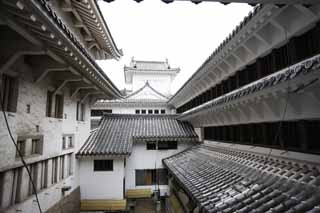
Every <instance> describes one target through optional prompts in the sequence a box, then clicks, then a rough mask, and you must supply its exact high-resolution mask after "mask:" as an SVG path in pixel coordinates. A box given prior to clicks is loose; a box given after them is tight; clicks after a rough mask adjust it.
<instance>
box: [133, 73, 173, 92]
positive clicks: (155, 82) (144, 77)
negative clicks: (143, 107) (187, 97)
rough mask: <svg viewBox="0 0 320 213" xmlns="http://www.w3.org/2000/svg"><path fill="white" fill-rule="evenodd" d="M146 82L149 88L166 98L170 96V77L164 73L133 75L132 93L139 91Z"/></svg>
mask: <svg viewBox="0 0 320 213" xmlns="http://www.w3.org/2000/svg"><path fill="white" fill-rule="evenodd" d="M147 81H148V82H149V84H150V86H151V87H153V88H154V89H155V90H157V91H158V92H160V93H162V94H163V95H166V96H168V95H170V94H171V83H172V77H171V75H169V74H166V73H163V74H162V73H161V71H159V73H154V72H153V73H147V72H141V73H137V72H136V73H134V74H133V76H132V91H136V90H138V89H140V88H141V87H143V86H144V85H145V84H146V82H147Z"/></svg>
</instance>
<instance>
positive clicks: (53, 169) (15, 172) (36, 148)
mask: <svg viewBox="0 0 320 213" xmlns="http://www.w3.org/2000/svg"><path fill="white" fill-rule="evenodd" d="M15 69H17V72H19V75H18V76H15V77H13V76H9V75H6V74H3V75H0V88H1V89H2V90H1V92H3V95H2V97H1V100H2V101H3V102H4V103H5V107H4V111H6V112H7V113H6V115H7V118H8V123H9V125H10V129H11V131H12V134H13V137H14V139H15V141H17V143H18V147H19V148H20V150H21V152H22V154H23V156H24V158H25V160H26V163H27V164H28V166H29V169H30V170H31V171H32V176H33V178H34V179H35V180H36V187H37V191H38V194H39V199H40V203H41V207H42V209H43V210H44V211H45V210H47V209H49V208H50V207H52V206H53V205H54V204H55V203H56V202H58V201H59V200H60V199H61V198H62V197H63V193H62V187H64V186H70V187H71V189H70V190H69V191H67V192H65V195H68V194H69V193H70V192H72V191H73V190H75V189H76V188H77V187H79V178H78V176H77V173H78V171H77V167H78V165H77V162H76V161H75V157H74V154H73V153H74V151H75V150H76V148H77V147H79V146H81V145H82V143H84V141H85V140H86V138H87V137H88V136H89V132H90V122H89V120H90V116H85V115H89V114H90V109H89V104H88V100H86V101H84V102H83V104H84V106H83V108H82V109H83V110H84V111H83V114H84V117H83V121H77V119H76V117H77V115H76V109H77V100H78V99H77V97H75V98H73V99H71V97H70V96H71V94H70V90H69V89H68V88H67V87H65V88H63V89H61V90H60V91H59V92H57V93H56V94H54V92H53V91H55V87H54V86H52V85H51V82H50V80H49V79H44V80H43V81H42V82H39V83H35V82H34V79H33V76H32V75H31V74H30V73H31V70H30V69H31V68H30V66H28V65H26V64H25V62H24V61H23V57H22V58H21V60H18V61H17V63H16V65H15ZM1 111H2V109H1ZM63 135H65V136H66V149H63V148H62V143H63V139H62V137H63ZM69 136H72V141H71V142H70V138H69ZM61 156H64V157H61ZM46 177H47V178H46ZM18 189H19V190H18ZM33 200H34V193H33V191H32V190H31V187H30V182H29V177H28V175H27V172H26V169H25V168H23V167H22V163H21V161H20V157H19V155H18V153H17V151H16V149H15V147H14V145H13V143H12V141H11V139H10V137H9V134H8V131H7V127H6V125H5V122H4V117H3V113H2V112H1V113H0V212H6V213H11V212H14V213H15V212H17V211H20V210H21V212H37V210H36V209H37V207H36V203H35V202H33ZM31 209H32V211H31ZM33 210H34V211H33Z"/></svg>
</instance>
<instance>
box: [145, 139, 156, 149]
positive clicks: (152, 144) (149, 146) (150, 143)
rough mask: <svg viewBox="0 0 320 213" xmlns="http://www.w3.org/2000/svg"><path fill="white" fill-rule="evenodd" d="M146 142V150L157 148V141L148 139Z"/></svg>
mask: <svg viewBox="0 0 320 213" xmlns="http://www.w3.org/2000/svg"><path fill="white" fill-rule="evenodd" d="M146 144H147V150H156V149H157V142H155V141H148V142H147V143H146Z"/></svg>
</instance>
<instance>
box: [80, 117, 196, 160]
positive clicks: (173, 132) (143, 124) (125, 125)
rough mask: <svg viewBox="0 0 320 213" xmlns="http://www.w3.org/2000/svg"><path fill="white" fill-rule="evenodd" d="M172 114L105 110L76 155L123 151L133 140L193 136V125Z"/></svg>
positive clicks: (126, 152) (106, 153) (119, 152)
mask: <svg viewBox="0 0 320 213" xmlns="http://www.w3.org/2000/svg"><path fill="white" fill-rule="evenodd" d="M175 117H176V116H174V115H125V114H106V115H104V117H103V118H102V120H101V123H100V125H99V128H98V129H97V130H96V131H95V132H93V133H92V134H91V135H90V137H89V138H88V139H87V141H86V142H85V144H84V145H83V146H82V147H81V149H80V151H79V152H78V155H119V154H120V155H127V154H130V153H131V150H132V143H133V140H142V139H150V138H156V139H159V140H161V139H176V140H181V139H183V140H193V141H194V140H197V135H196V133H195V131H194V129H193V127H192V126H191V125H190V124H189V123H187V122H182V121H178V120H177V119H176V118H175Z"/></svg>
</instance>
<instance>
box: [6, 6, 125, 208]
mask: <svg viewBox="0 0 320 213" xmlns="http://www.w3.org/2000/svg"><path fill="white" fill-rule="evenodd" d="M0 9H1V13H0V38H1V39H0V46H1V51H0V92H1V96H0V97H1V105H2V106H1V113H0V121H1V122H0V127H1V128H0V212H6V213H7V212H8V213H11V212H12V213H16V212H26V213H37V212H39V209H38V205H37V201H36V197H35V194H37V196H38V198H39V205H40V207H41V209H42V212H49V213H50V212H54V213H56V212H75V213H78V212H79V206H80V202H79V201H80V187H79V172H78V163H77V161H76V160H75V152H76V151H77V150H78V149H79V147H80V146H81V145H82V144H83V142H84V141H85V140H86V139H87V138H88V136H89V133H90V106H91V105H92V103H93V102H94V101H95V100H96V98H101V97H103V98H118V97H120V96H121V93H120V91H119V90H118V89H117V88H116V87H115V86H114V85H113V83H112V82H111V81H110V80H109V79H108V77H107V76H106V74H105V73H104V71H102V70H101V68H100V67H99V66H98V65H97V64H96V62H95V61H94V60H96V59H118V58H119V57H120V56H121V54H122V53H121V51H120V50H119V49H118V48H117V47H116V45H115V43H114V41H113V39H112V37H111V35H110V32H109V30H108V27H107V25H106V23H105V21H104V19H103V16H102V14H101V13H100V11H99V7H98V5H97V2H96V1H94V0H89V1H67V0H66V1H58V0H51V1H43V0H39V1H38V0H30V1H29V0H28V1H23V0H19V1H17V0H15V1H11V0H10V1H9V0H8V1H6V0H1V1H0ZM4 116H5V117H4ZM5 118H6V119H7V120H8V124H9V126H7V125H6V122H5ZM9 129H10V130H11V133H12V137H13V139H14V141H15V142H16V143H17V148H18V149H19V150H20V152H21V154H22V156H23V158H24V160H25V162H26V164H27V167H28V169H29V171H30V174H31V178H32V182H33V183H34V186H35V189H36V191H34V190H33V185H32V182H31V181H30V178H29V175H28V173H27V169H26V167H24V166H23V164H22V162H21V158H20V155H19V153H18V152H17V150H16V147H15V146H14V143H13V141H12V140H11V138H10V137H9V134H8V131H9Z"/></svg>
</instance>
